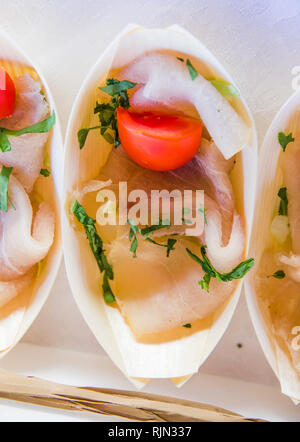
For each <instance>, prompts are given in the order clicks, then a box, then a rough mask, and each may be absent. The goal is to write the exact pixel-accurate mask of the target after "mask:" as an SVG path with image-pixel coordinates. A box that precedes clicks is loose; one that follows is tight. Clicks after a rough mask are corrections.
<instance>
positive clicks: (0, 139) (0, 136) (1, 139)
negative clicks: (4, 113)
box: [0, 129, 11, 152]
mask: <svg viewBox="0 0 300 442" xmlns="http://www.w3.org/2000/svg"><path fill="white" fill-rule="evenodd" d="M0 150H1V152H9V151H10V150H11V145H10V142H9V139H8V137H7V135H6V134H5V133H4V131H3V129H0Z"/></svg>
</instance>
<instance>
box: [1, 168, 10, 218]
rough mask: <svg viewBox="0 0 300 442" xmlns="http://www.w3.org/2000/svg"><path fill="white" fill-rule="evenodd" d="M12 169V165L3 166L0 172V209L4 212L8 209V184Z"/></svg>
mask: <svg viewBox="0 0 300 442" xmlns="http://www.w3.org/2000/svg"><path fill="white" fill-rule="evenodd" d="M12 171H13V168H12V167H5V166H2V170H1V173H0V211H1V210H4V212H7V211H8V200H9V198H8V184H9V179H10V176H11V173H12Z"/></svg>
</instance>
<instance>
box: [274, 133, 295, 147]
mask: <svg viewBox="0 0 300 442" xmlns="http://www.w3.org/2000/svg"><path fill="white" fill-rule="evenodd" d="M293 141H295V138H293V134H292V132H291V133H289V134H288V135H286V134H285V133H284V132H279V134H278V142H279V144H280V146H281V147H282V150H283V152H285V151H286V148H287V145H288V144H289V143H292V142H293Z"/></svg>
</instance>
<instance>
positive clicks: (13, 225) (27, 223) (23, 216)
mask: <svg viewBox="0 0 300 442" xmlns="http://www.w3.org/2000/svg"><path fill="white" fill-rule="evenodd" d="M9 197H10V199H11V202H12V204H11V205H10V207H9V209H8V212H7V213H6V212H3V211H2V212H1V213H0V227H1V236H0V280H1V281H9V280H12V279H15V278H18V277H20V276H21V275H24V274H25V273H26V272H28V271H29V270H30V269H31V267H33V266H34V265H35V264H37V263H38V262H40V261H41V260H42V259H43V258H45V256H46V255H47V254H48V252H49V249H50V247H51V245H52V243H53V239H54V224H55V221H54V213H53V211H52V209H51V206H50V205H49V204H48V203H42V204H41V205H40V207H39V209H38V211H37V213H36V215H35V216H34V217H33V211H32V206H31V202H30V200H29V197H28V195H27V194H26V192H25V190H24V188H23V186H22V185H21V184H20V183H19V181H18V180H17V178H15V177H14V176H11V178H10V184H9Z"/></svg>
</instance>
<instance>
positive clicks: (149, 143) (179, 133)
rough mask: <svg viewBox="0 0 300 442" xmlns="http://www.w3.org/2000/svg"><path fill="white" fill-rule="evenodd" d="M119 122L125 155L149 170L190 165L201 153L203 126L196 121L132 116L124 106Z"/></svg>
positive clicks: (166, 117) (155, 116) (142, 115)
mask: <svg viewBox="0 0 300 442" xmlns="http://www.w3.org/2000/svg"><path fill="white" fill-rule="evenodd" d="M117 120H118V130H119V136H120V140H121V143H122V146H123V148H124V150H125V152H126V153H127V154H128V156H130V158H131V159H132V160H134V161H135V162H136V163H137V164H139V165H140V166H142V167H145V168H147V169H152V170H158V171H166V170H172V169H177V168H178V167H181V166H183V165H184V164H186V163H188V162H189V161H190V160H191V159H192V158H193V157H194V156H195V155H196V153H197V152H198V150H199V147H200V143H201V136H202V124H201V122H200V121H198V120H195V119H193V118H188V117H181V116H177V115H167V114H153V113H150V112H146V113H142V114H139V113H132V112H129V111H128V110H126V109H123V108H121V107H120V108H118V111H117Z"/></svg>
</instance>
